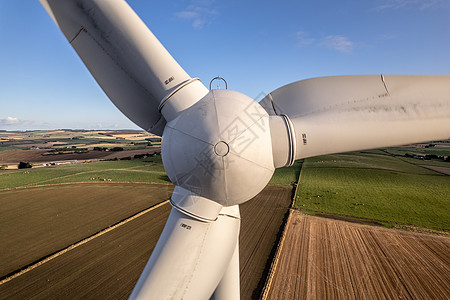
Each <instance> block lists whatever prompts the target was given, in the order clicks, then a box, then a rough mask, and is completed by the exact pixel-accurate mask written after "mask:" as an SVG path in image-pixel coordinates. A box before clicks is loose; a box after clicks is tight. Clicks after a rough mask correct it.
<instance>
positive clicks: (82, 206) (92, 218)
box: [0, 183, 173, 277]
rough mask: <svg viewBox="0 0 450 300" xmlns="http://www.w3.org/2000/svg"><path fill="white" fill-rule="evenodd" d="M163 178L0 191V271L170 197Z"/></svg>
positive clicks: (79, 238)
mask: <svg viewBox="0 0 450 300" xmlns="http://www.w3.org/2000/svg"><path fill="white" fill-rule="evenodd" d="M172 190H173V186H172V185H165V184H98V183H97V184H92V183H88V184H70V185H53V186H44V187H37V188H28V189H19V190H10V191H0V228H1V231H0V240H1V241H2V243H1V246H0V257H1V258H2V259H1V260H0V277H3V276H5V275H7V274H9V273H10V272H13V271H15V270H17V269H20V268H22V267H23V266H26V265H28V264H30V263H32V262H34V261H36V260H38V259H40V258H41V257H44V256H46V255H49V254H51V253H53V252H56V251H58V250H60V249H62V248H64V247H66V246H68V245H71V244H73V243H75V242H77V241H79V240H82V239H83V238H85V237H87V236H90V235H92V234H94V233H96V232H98V231H99V230H101V229H103V228H106V227H108V226H110V225H112V224H115V223H117V222H119V221H121V220H123V219H125V218H127V217H129V216H131V215H133V214H136V213H137V212H140V211H142V210H144V209H146V208H148V207H151V206H153V205H155V204H157V203H159V202H161V201H163V200H166V199H168V198H169V197H170V195H171V193H172Z"/></svg>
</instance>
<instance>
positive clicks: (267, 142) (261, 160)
mask: <svg viewBox="0 0 450 300" xmlns="http://www.w3.org/2000/svg"><path fill="white" fill-rule="evenodd" d="M168 105H170V102H169V103H168ZM174 141H176V142H174ZM161 148H162V149H161V150H162V151H161V152H162V159H163V163H164V167H165V169H166V172H167V175H168V176H169V178H170V180H171V181H172V182H173V183H174V184H175V185H176V188H175V192H174V195H173V196H172V204H173V205H174V206H175V207H177V208H179V209H181V210H183V211H184V212H188V213H190V214H191V215H193V216H196V217H198V218H202V219H207V220H214V219H216V217H217V214H218V213H219V211H220V210H221V209H222V207H223V206H226V207H228V206H233V205H236V204H240V203H243V202H245V201H248V200H250V199H251V198H253V197H254V196H255V195H257V194H258V193H259V192H260V191H261V190H262V189H263V188H264V187H265V186H266V185H267V183H268V182H269V180H270V178H271V177H272V175H273V172H274V170H275V167H274V164H273V157H272V142H271V135H270V127H269V115H268V114H267V112H266V111H265V110H264V109H263V108H262V107H261V105H259V103H257V102H255V101H254V100H253V99H251V98H250V97H248V96H246V95H244V94H241V93H238V92H235V91H230V90H212V91H210V92H209V93H208V94H207V95H206V96H205V97H203V98H202V99H200V100H199V101H198V102H197V103H195V104H194V105H192V106H191V107H189V108H188V109H186V110H185V111H183V112H182V113H180V114H179V115H178V117H176V118H175V119H173V120H172V121H170V122H168V123H167V125H166V127H165V129H164V133H163V139H162V145H161Z"/></svg>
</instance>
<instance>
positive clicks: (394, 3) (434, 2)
mask: <svg viewBox="0 0 450 300" xmlns="http://www.w3.org/2000/svg"><path fill="white" fill-rule="evenodd" d="M445 1H447V0H382V1H378V2H381V4H380V5H378V6H377V7H375V9H376V10H384V9H401V8H418V9H420V10H424V9H428V8H433V7H437V6H439V5H440V4H445Z"/></svg>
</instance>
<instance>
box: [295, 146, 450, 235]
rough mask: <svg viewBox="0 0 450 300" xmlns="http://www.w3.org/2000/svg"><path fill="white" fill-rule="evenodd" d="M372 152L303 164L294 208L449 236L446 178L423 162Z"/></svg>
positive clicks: (448, 184) (449, 191) (449, 203)
mask: <svg viewBox="0 0 450 300" xmlns="http://www.w3.org/2000/svg"><path fill="white" fill-rule="evenodd" d="M376 151H378V152H368V153H366V152H357V153H345V154H336V155H328V156H321V157H316V158H308V159H305V161H304V163H303V168H302V172H301V178H300V183H299V189H298V194H297V196H296V202H295V207H296V208H298V209H300V210H302V211H303V212H305V213H309V214H316V215H321V214H322V215H323V214H328V215H337V216H343V217H354V218H362V219H368V220H374V221H376V222H378V223H380V224H381V223H383V224H384V225H387V226H408V225H417V226H425V227H429V228H435V229H444V230H447V231H448V230H450V218H449V209H448V208H449V207H450V197H449V195H450V176H448V175H446V174H445V173H441V172H437V171H434V170H431V169H430V168H426V167H423V166H422V165H423V164H425V163H428V162H427V161H423V160H417V159H413V158H410V159H406V158H403V157H397V156H391V155H388V154H386V153H383V152H380V151H379V150H376ZM411 160H413V161H414V163H412V162H411ZM444 164H447V165H448V163H444Z"/></svg>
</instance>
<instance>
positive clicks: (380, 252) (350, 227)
mask: <svg viewBox="0 0 450 300" xmlns="http://www.w3.org/2000/svg"><path fill="white" fill-rule="evenodd" d="M287 226H288V230H287V234H286V239H285V241H284V243H283V247H282V250H281V254H280V256H279V260H278V264H277V269H276V271H275V272H274V277H273V280H272V283H271V285H270V288H269V293H268V297H267V299H450V252H449V249H450V238H449V237H444V236H437V235H429V234H422V233H413V232H408V231H399V230H395V229H386V228H380V227H371V226H367V225H361V224H354V223H349V222H344V221H337V220H330V219H325V218H319V217H312V216H306V215H302V214H300V213H299V212H293V214H292V217H291V219H290V222H289V224H288V225H287Z"/></svg>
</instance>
